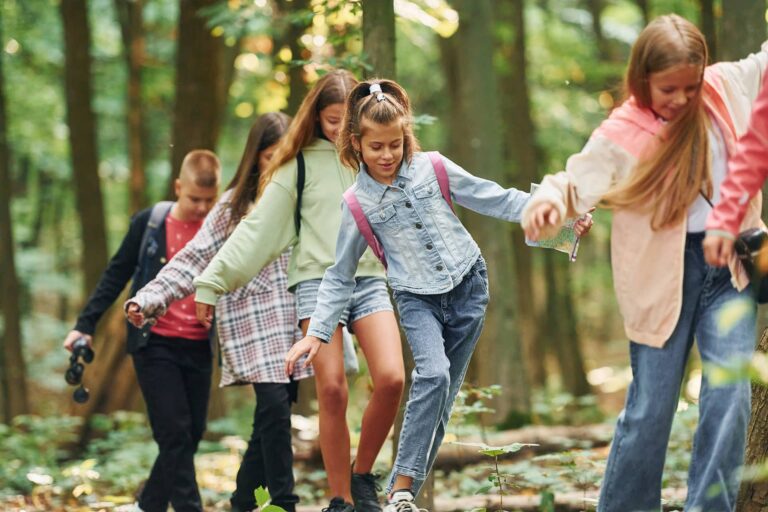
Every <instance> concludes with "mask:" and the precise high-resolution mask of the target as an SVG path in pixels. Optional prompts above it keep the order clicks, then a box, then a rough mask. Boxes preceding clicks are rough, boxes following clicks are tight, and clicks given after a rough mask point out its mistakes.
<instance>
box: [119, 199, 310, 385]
mask: <svg viewBox="0 0 768 512" xmlns="http://www.w3.org/2000/svg"><path fill="white" fill-rule="evenodd" d="M231 195H232V192H231V190H230V191H227V192H225V193H224V194H223V195H222V196H221V199H219V201H218V203H216V206H214V207H213V209H212V210H211V212H210V213H209V214H208V216H207V217H206V218H205V222H204V223H203V226H202V227H201V228H200V231H198V233H197V235H195V237H194V238H193V239H192V240H190V242H189V243H188V244H187V245H186V246H185V247H184V249H182V250H181V251H179V252H178V254H176V256H174V257H173V259H171V261H170V262H168V264H167V265H166V266H165V267H163V269H162V270H161V271H160V273H159V274H157V277H155V279H153V280H152V281H151V282H150V283H149V284H147V285H146V286H145V287H144V288H142V289H141V290H139V291H138V292H137V294H136V296H135V297H134V298H132V299H130V300H129V301H128V302H135V303H137V304H138V305H139V306H140V307H141V309H142V312H143V313H144V316H145V317H146V318H147V319H149V320H150V321H151V320H152V319H154V318H157V317H159V316H162V315H163V314H165V311H166V308H167V307H168V305H169V304H170V303H171V302H173V301H174V300H178V299H182V298H184V297H186V296H188V295H191V294H192V293H194V291H195V288H194V286H193V285H192V280H193V279H194V278H195V277H197V276H198V275H199V274H200V273H201V272H202V271H203V270H204V269H205V267H206V266H207V265H208V263H209V262H210V261H211V259H212V258H213V257H214V255H215V254H216V252H218V250H219V249H220V248H221V246H222V245H224V242H225V241H226V240H227V237H229V235H230V233H231V231H230V230H229V229H228V228H229V220H230V218H231V210H230V208H229V197H230V196H231ZM289 254H290V251H286V252H284V253H283V254H282V255H281V256H280V257H279V258H278V259H277V260H276V261H274V262H272V263H270V264H269V265H267V266H266V267H264V268H263V269H262V271H261V272H260V273H259V274H258V275H257V276H256V277H254V278H253V279H251V280H250V281H249V282H248V283H247V284H246V285H245V286H243V287H242V288H238V289H237V290H235V291H233V292H231V293H226V294H224V295H222V296H221V298H220V299H219V301H218V303H217V305H216V329H217V332H218V339H219V346H220V347H221V360H222V372H221V382H220V383H219V385H220V386H229V385H233V384H248V383H252V382H288V378H287V377H286V376H285V354H286V353H287V352H288V350H289V349H290V347H291V345H292V344H293V343H294V341H296V340H297V339H300V338H301V331H299V330H298V320H297V318H296V306H295V303H294V298H293V294H291V293H290V292H288V278H287V276H286V268H287V267H288V258H289ZM126 304H127V302H126ZM311 375H312V370H311V368H302V365H301V364H298V365H296V370H295V372H294V374H293V378H294V379H303V378H306V377H309V376H311Z"/></svg>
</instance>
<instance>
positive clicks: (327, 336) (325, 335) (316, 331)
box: [307, 322, 333, 343]
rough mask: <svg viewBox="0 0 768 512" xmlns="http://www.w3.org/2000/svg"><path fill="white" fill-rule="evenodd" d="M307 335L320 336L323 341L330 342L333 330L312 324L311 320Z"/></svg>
mask: <svg viewBox="0 0 768 512" xmlns="http://www.w3.org/2000/svg"><path fill="white" fill-rule="evenodd" d="M307 336H314V337H315V338H319V339H320V341H322V342H323V343H330V342H331V338H332V337H333V331H329V330H328V329H327V328H325V327H323V326H318V325H312V323H311V322H310V324H309V329H307Z"/></svg>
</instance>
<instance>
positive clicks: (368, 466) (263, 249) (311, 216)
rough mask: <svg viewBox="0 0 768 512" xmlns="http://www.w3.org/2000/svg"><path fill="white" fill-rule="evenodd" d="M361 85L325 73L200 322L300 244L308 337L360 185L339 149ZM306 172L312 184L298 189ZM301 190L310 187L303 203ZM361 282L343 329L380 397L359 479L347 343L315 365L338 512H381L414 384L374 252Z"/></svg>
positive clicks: (212, 278) (362, 445) (298, 286)
mask: <svg viewBox="0 0 768 512" xmlns="http://www.w3.org/2000/svg"><path fill="white" fill-rule="evenodd" d="M355 83H356V80H355V79H354V77H352V75H351V74H350V73H349V72H346V71H333V72H331V73H328V74H326V75H325V76H323V77H322V78H321V79H320V80H319V81H318V82H317V84H315V86H314V87H313V88H312V90H311V91H310V92H309V94H308V95H307V97H306V98H305V99H304V101H303V102H302V104H301V106H300V107H299V111H298V113H297V114H296V117H295V118H294V120H293V123H292V124H291V126H290V128H289V129H288V132H287V133H286V135H285V137H283V139H282V140H281V141H280V144H279V145H278V147H277V149H276V151H275V154H274V156H273V157H272V161H271V162H270V164H269V167H268V168H267V169H266V171H265V172H264V173H263V174H262V175H261V176H260V178H259V181H260V185H259V200H258V201H257V203H256V206H255V207H254V208H253V210H252V211H251V213H250V214H249V215H248V217H247V218H246V219H244V220H243V221H242V222H240V224H238V226H237V228H236V229H235V231H234V232H233V233H232V235H231V236H230V237H229V239H228V240H227V242H226V243H225V244H224V246H223V247H222V248H221V250H220V251H219V253H218V254H217V255H216V257H215V258H213V260H212V261H211V262H210V264H209V265H208V267H207V268H206V270H205V271H204V272H203V273H202V274H201V275H200V277H198V278H197V279H195V280H194V284H195V287H196V288H197V299H196V300H197V302H198V305H197V307H198V318H201V319H202V320H203V321H206V322H207V321H210V319H211V313H212V309H213V308H212V306H213V305H214V304H216V301H217V296H218V295H220V294H222V293H227V292H230V291H232V290H235V289H237V288H239V287H240V286H242V285H243V284H244V283H245V282H247V281H248V280H249V279H251V278H252V277H253V276H255V275H256V274H258V273H259V272H260V271H261V269H262V268H264V266H265V265H267V264H268V263H269V262H271V261H273V260H275V259H276V258H277V257H278V256H279V255H280V254H281V253H282V252H283V251H284V250H285V249H286V248H288V247H293V251H292V253H291V258H290V261H289V263H288V286H289V287H290V289H291V290H292V291H293V292H294V294H295V297H296V307H297V314H298V318H299V322H300V325H301V328H302V330H304V331H306V328H307V325H308V323H309V317H310V315H311V313H312V311H313V310H314V308H315V301H316V294H317V287H318V285H319V283H320V279H321V278H322V276H323V273H324V272H325V271H326V269H327V268H328V267H330V266H331V265H332V264H333V261H334V253H335V235H336V233H337V231H338V229H339V224H340V222H341V212H340V210H339V202H340V201H341V196H342V193H343V192H344V190H346V188H347V187H349V186H350V185H351V184H352V182H353V181H354V173H353V172H352V171H351V170H349V169H346V168H344V167H343V166H342V165H341V163H340V162H339V159H338V155H337V153H336V148H335V146H334V144H333V143H334V141H335V140H336V136H337V135H338V132H339V128H340V126H341V118H342V114H343V108H344V99H345V98H346V96H347V94H348V93H349V91H350V90H351V89H352V87H353V86H354V85H355ZM302 169H303V171H304V173H303V175H304V178H305V183H304V186H303V187H297V182H298V181H300V179H301V175H302V173H301V172H300V171H301V170H302ZM297 188H303V193H302V196H301V197H300V198H299V197H297ZM297 212H298V218H295V216H296V214H297ZM355 282H356V287H355V293H354V295H353V296H352V299H351V300H350V301H348V302H347V303H346V305H345V306H346V310H347V311H346V312H345V315H344V318H343V319H342V320H341V323H342V324H346V325H348V326H350V327H351V328H352V330H353V331H354V333H355V334H356V335H357V339H358V341H359V342H360V346H361V348H362V349H363V353H364V354H365V357H366V359H367V361H368V369H369V370H370V373H371V378H372V380H373V394H372V396H371V400H370V402H369V404H368V406H367V407H366V410H365V413H364V415H363V423H362V427H361V432H360V442H359V447H358V451H357V458H356V460H355V462H354V465H353V466H352V472H351V474H350V465H351V460H350V439H349V428H348V427H347V421H346V409H347V396H348V395H347V393H348V391H347V382H346V377H345V375H344V361H343V355H342V343H340V342H338V343H336V344H335V346H334V350H328V351H326V353H325V354H324V357H322V358H319V359H318V360H317V361H316V362H315V365H314V371H315V378H316V382H317V393H318V401H319V414H320V449H321V452H322V455H323V463H324V465H325V470H326V473H327V476H328V485H329V487H330V490H331V493H332V495H333V496H334V497H333V498H332V499H331V503H330V505H329V506H328V509H327V510H328V512H352V510H353V508H354V510H356V511H357V512H369V511H371V512H374V511H380V510H381V506H380V505H379V504H378V501H377V497H376V480H375V477H374V476H373V475H372V474H371V470H372V467H373V463H374V461H375V459H376V455H377V454H378V453H379V450H380V449H381V446H382V445H383V443H384V441H385V440H386V437H387V435H388V434H389V430H390V429H391V428H392V424H393V423H394V419H395V415H396V414H397V408H398V405H399V403H400V396H401V394H402V388H403V382H404V380H405V376H404V369H403V358H402V350H401V348H400V334H399V330H398V327H397V322H396V320H395V315H394V312H393V310H392V304H391V302H390V299H389V295H388V292H387V287H386V281H385V279H384V273H383V269H382V268H381V265H380V264H379V263H378V261H376V259H375V257H374V256H373V255H371V254H370V253H369V254H367V255H366V256H365V258H364V260H363V263H362V264H361V265H360V269H359V271H358V272H357V275H356V277H355ZM331 331H332V334H333V336H334V337H335V338H336V339H337V340H340V339H341V329H337V328H336V327H335V326H334V328H333V329H332V330H331ZM336 349H338V350H336ZM352 501H354V507H353V505H352V504H351V503H350V502H352Z"/></svg>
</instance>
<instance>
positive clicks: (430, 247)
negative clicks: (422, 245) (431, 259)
mask: <svg viewBox="0 0 768 512" xmlns="http://www.w3.org/2000/svg"><path fill="white" fill-rule="evenodd" d="M434 247H435V246H434V245H432V244H427V250H428V251H431V250H432V249H434Z"/></svg>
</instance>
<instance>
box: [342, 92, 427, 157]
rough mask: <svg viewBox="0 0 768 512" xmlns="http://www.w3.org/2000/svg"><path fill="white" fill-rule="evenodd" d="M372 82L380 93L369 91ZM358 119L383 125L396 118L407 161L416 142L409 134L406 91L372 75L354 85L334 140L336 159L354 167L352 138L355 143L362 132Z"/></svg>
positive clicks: (356, 155) (417, 143)
mask: <svg viewBox="0 0 768 512" xmlns="http://www.w3.org/2000/svg"><path fill="white" fill-rule="evenodd" d="M374 84H378V85H379V87H381V93H376V94H371V86H372V85H374ZM379 94H381V96H379ZM362 118H365V119H367V120H369V121H372V122H374V123H376V124H383V125H388V124H390V123H392V122H395V121H399V122H400V123H401V124H402V127H403V158H405V159H406V160H410V159H411V157H412V156H413V152H414V151H418V150H419V141H418V140H417V139H416V136H415V135H414V134H413V116H412V114H411V100H410V99H409V98H408V93H407V92H405V89H403V88H402V87H401V86H400V85H399V84H398V83H397V82H395V81H393V80H386V79H378V78H374V79H371V80H367V81H365V82H360V83H359V84H357V85H356V86H355V88H354V89H352V92H351V93H349V97H348V98H347V107H346V108H345V109H344V120H343V121H342V123H341V131H340V132H339V138H338V139H337V140H336V146H337V147H338V148H339V159H340V160H341V163H343V164H344V165H346V166H347V167H351V168H353V169H355V170H357V168H358V167H359V165H360V161H361V156H360V153H359V152H358V150H357V149H355V146H354V143H353V141H354V140H355V139H356V140H357V141H358V143H359V142H360V137H362V135H363V134H362V133H361V129H360V121H361V120H362Z"/></svg>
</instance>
